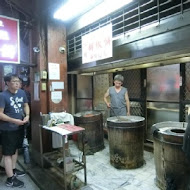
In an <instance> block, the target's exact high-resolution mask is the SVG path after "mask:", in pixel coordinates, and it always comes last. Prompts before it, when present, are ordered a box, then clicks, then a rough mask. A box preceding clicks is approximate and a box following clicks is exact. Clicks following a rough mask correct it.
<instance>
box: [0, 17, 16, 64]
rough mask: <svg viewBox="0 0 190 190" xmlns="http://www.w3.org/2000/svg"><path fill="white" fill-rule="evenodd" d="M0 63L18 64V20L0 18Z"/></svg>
mask: <svg viewBox="0 0 190 190" xmlns="http://www.w3.org/2000/svg"><path fill="white" fill-rule="evenodd" d="M0 62H3V63H20V43H19V20H17V19H13V18H9V17H5V16H0Z"/></svg>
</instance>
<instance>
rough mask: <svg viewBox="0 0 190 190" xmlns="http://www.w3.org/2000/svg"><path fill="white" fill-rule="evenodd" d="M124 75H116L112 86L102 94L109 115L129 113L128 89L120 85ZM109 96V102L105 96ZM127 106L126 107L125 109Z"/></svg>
mask: <svg viewBox="0 0 190 190" xmlns="http://www.w3.org/2000/svg"><path fill="white" fill-rule="evenodd" d="M123 81H124V77H123V76H122V75H116V76H115V77H114V86H112V87H109V88H108V90H107V91H106V93H105V94H104V102H105V103H106V105H107V107H108V108H111V110H110V116H111V117H112V116H126V115H130V101H129V96H128V91H127V89H126V88H125V87H123V86H122V84H123ZM109 96H110V103H109V102H108V100H107V98H108V97H109ZM126 108H127V109H126Z"/></svg>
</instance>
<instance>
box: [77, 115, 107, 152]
mask: <svg viewBox="0 0 190 190" xmlns="http://www.w3.org/2000/svg"><path fill="white" fill-rule="evenodd" d="M74 121H75V125H77V126H80V127H83V128H85V131H84V139H83V140H84V143H85V153H86V154H93V153H95V152H98V151H100V150H102V149H103V148H104V132H103V118H102V113H100V112H96V111H85V112H80V113H76V114H75V115H74ZM77 140H78V147H79V150H82V135H81V134H78V138H77Z"/></svg>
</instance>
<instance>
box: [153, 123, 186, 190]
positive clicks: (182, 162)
mask: <svg viewBox="0 0 190 190" xmlns="http://www.w3.org/2000/svg"><path fill="white" fill-rule="evenodd" d="M186 127H187V123H184V122H172V121H168V122H161V123H157V124H155V125H153V128H155V129H156V132H154V133H153V138H154V161H155V169H156V180H155V182H156V185H157V186H158V187H159V188H161V189H162V190H167V189H172V188H173V189H176V190H186V189H187V186H188V181H189V179H188V178H190V176H189V174H190V165H189V164H188V161H187V158H186V156H185V154H184V152H183V151H182V146H183V137H184V133H185V130H186ZM188 176H189V177H188Z"/></svg>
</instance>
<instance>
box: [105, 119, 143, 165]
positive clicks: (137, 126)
mask: <svg viewBox="0 0 190 190" xmlns="http://www.w3.org/2000/svg"><path fill="white" fill-rule="evenodd" d="M107 126H108V138H109V149H110V163H111V164H112V165H113V166H114V167H115V168H118V169H125V168H128V169H130V168H138V167H140V166H142V165H143V163H144V159H143V150H144V118H143V117H139V116H118V117H109V118H107Z"/></svg>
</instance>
